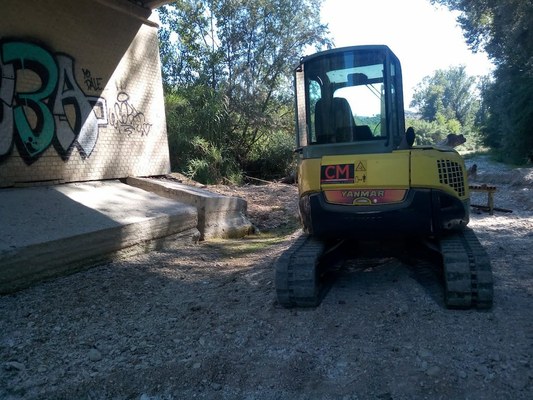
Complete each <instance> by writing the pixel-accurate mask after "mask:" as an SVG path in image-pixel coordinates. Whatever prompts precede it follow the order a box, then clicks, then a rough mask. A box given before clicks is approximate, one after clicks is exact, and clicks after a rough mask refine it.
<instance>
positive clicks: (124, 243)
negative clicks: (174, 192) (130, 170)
mask: <svg viewBox="0 0 533 400" xmlns="http://www.w3.org/2000/svg"><path fill="white" fill-rule="evenodd" d="M197 225H198V215H197V211H196V208H195V207H192V206H190V205H187V204H184V203H180V202H178V201H175V200H174V201H173V200H170V199H168V198H164V197H161V196H158V195H156V194H154V193H150V192H147V191H145V190H141V189H138V188H135V187H132V186H129V185H126V184H124V183H122V182H120V181H99V182H85V183H71V184H65V185H57V186H46V187H30V188H16V189H1V190H0V293H7V292H10V291H13V290H17V289H20V288H23V287H27V286H29V285H30V284H32V283H33V282H35V281H38V280H42V279H45V278H50V277H53V276H57V275H59V274H65V273H71V272H74V271H77V270H80V269H83V268H86V267H88V266H91V265H96V264H99V263H103V262H107V261H109V260H112V259H116V258H118V257H124V256H126V255H131V254H135V253H139V252H143V251H147V250H150V249H153V248H156V247H159V246H162V245H163V244H164V245H172V244H173V243H178V242H179V243H183V241H186V242H191V241H193V240H197V239H198V237H199V232H198V229H197Z"/></svg>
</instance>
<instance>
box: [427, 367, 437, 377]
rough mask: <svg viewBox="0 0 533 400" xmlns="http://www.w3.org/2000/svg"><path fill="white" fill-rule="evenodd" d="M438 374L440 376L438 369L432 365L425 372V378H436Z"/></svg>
mask: <svg viewBox="0 0 533 400" xmlns="http://www.w3.org/2000/svg"><path fill="white" fill-rule="evenodd" d="M439 374H440V367H439V366H437V365H433V366H431V367H429V368H428V369H427V370H426V375H427V376H437V375H439Z"/></svg>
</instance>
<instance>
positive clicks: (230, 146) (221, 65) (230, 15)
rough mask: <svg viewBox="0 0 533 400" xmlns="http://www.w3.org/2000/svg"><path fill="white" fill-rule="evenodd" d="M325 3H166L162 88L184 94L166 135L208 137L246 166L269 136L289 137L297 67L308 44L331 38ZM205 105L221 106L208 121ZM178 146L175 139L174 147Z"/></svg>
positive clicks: (300, 0)
mask: <svg viewBox="0 0 533 400" xmlns="http://www.w3.org/2000/svg"><path fill="white" fill-rule="evenodd" d="M321 3H322V0H254V1H237V0H209V1H208V0H204V1H201V0H200V1H195V0H179V1H176V2H174V3H172V4H171V5H169V6H165V7H162V8H161V9H160V19H161V22H162V28H161V29H160V34H159V35H160V36H159V38H160V41H161V42H162V43H161V59H162V71H163V78H164V84H165V90H166V93H167V94H171V93H173V94H175V95H177V96H178V98H179V99H181V100H180V102H178V103H177V104H176V103H174V104H175V105H176V106H177V112H176V113H175V114H174V115H175V116H176V119H175V121H174V122H175V123H174V125H173V126H169V129H168V131H169V137H171V136H180V137H200V138H203V139H206V140H207V141H208V142H209V143H210V144H211V145H213V146H214V147H215V148H217V149H218V150H220V152H221V154H223V155H224V157H226V158H230V159H232V160H233V161H234V164H236V165H238V166H239V167H240V168H243V169H246V168H247V166H248V165H249V164H250V163H251V162H253V161H254V157H255V156H254V154H255V155H257V154H258V153H260V152H258V151H257V149H255V148H256V147H257V146H264V145H265V144H268V143H269V140H268V137H269V136H274V133H277V132H283V133H284V134H285V135H292V118H293V117H292V109H291V112H287V109H288V107H289V106H290V105H292V90H291V89H292V69H293V68H294V66H295V65H296V64H297V61H298V59H299V57H300V56H301V55H302V54H303V53H304V51H305V50H306V49H307V48H309V47H310V46H311V47H312V46H314V47H316V48H320V47H323V46H327V45H329V44H330V42H329V41H328V39H327V27H326V26H324V25H322V24H321V23H320V7H321ZM163 42H164V43H163ZM199 93H201V95H199ZM198 96H200V98H199V97H198ZM206 98H207V100H209V101H207V100H206ZM202 99H203V101H206V102H205V103H204V104H202ZM204 107H207V108H208V109H209V110H211V111H213V110H216V112H215V114H216V117H217V119H216V120H214V121H212V122H211V124H210V125H209V124H208V123H207V122H206V118H209V116H208V115H206V114H210V112H211V111H209V110H208V111H207V112H204V110H203V108H204ZM206 125H209V126H206ZM289 127H290V128H289ZM170 142H171V143H174V142H180V140H179V139H178V140H175V139H171V140H170ZM274 142H276V143H279V141H274ZM180 151H183V148H173V147H172V145H171V152H172V153H173V152H180ZM174 159H176V160H177V159H179V157H177V156H175V157H174ZM182 161H185V164H183V162H182ZM187 162H188V161H187V160H180V162H178V163H177V164H175V165H174V167H175V168H178V169H182V170H183V169H184V167H185V166H186V163H187ZM287 162H290V160H288V161H287Z"/></svg>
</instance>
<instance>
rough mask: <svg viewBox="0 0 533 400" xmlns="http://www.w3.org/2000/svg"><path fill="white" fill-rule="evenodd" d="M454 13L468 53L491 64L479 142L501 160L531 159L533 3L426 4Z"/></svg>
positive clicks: (457, 0) (448, 0) (475, 0)
mask: <svg viewBox="0 0 533 400" xmlns="http://www.w3.org/2000/svg"><path fill="white" fill-rule="evenodd" d="M430 1H431V2H432V3H437V4H441V5H444V6H446V7H448V8H449V9H451V10H456V11H459V12H460V15H459V18H458V21H459V23H460V24H461V27H462V28H463V32H464V35H465V38H466V41H467V43H468V44H469V45H470V47H471V48H472V50H474V51H479V50H484V51H486V52H487V54H488V55H489V57H490V58H491V60H492V61H493V62H494V64H495V65H496V69H495V71H494V76H493V79H492V80H491V81H490V82H485V84H484V86H483V88H482V96H483V106H482V110H483V112H484V115H485V117H484V118H482V123H483V134H484V137H485V141H486V142H487V143H488V144H489V145H491V146H493V147H495V148H497V149H499V151H500V154H501V155H502V158H503V159H505V160H507V161H513V162H519V163H520V162H524V161H526V160H527V158H528V157H530V158H531V157H532V156H533V135H531V126H532V123H533V29H532V28H531V21H533V1H532V0H430Z"/></svg>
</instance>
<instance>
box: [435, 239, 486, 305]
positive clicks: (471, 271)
mask: <svg viewBox="0 0 533 400" xmlns="http://www.w3.org/2000/svg"><path fill="white" fill-rule="evenodd" d="M440 252H441V256H442V261H443V267H444V284H445V302H446V306H447V307H449V308H472V307H476V308H478V309H489V308H490V307H491V306H492V298H493V282H492V270H491V265H490V259H489V257H488V254H487V252H486V251H485V249H484V248H483V246H482V245H481V243H480V242H479V240H478V238H477V237H476V235H475V233H474V231H472V230H471V229H470V228H465V229H464V230H463V231H461V232H457V233H454V234H452V235H449V236H446V237H444V238H442V239H441V240H440Z"/></svg>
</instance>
